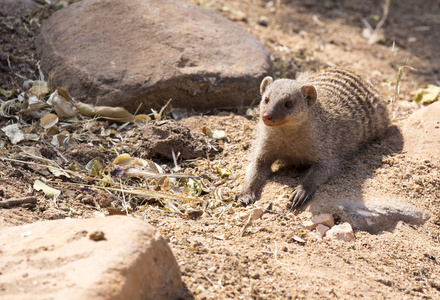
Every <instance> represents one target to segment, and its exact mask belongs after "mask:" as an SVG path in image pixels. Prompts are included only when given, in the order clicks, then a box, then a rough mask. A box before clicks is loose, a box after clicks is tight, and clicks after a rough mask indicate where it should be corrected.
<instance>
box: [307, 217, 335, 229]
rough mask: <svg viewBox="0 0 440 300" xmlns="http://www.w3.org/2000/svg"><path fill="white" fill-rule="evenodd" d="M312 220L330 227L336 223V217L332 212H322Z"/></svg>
mask: <svg viewBox="0 0 440 300" xmlns="http://www.w3.org/2000/svg"><path fill="white" fill-rule="evenodd" d="M312 222H313V223H315V224H322V225H325V226H327V227H330V228H331V227H333V225H335V219H334V218H333V216H332V215H331V214H320V215H317V216H314V217H313V218H312Z"/></svg>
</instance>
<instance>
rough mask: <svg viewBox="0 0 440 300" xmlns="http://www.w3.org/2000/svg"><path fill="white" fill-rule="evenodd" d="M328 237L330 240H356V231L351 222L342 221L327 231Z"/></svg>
mask: <svg viewBox="0 0 440 300" xmlns="http://www.w3.org/2000/svg"><path fill="white" fill-rule="evenodd" d="M326 238H327V239H329V240H338V241H344V242H350V241H354V240H355V237H354V232H353V228H351V225H350V223H347V222H346V223H342V224H340V225H336V226H333V227H332V228H331V229H330V230H329V231H327V233H326Z"/></svg>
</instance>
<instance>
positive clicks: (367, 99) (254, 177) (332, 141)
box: [239, 69, 389, 208]
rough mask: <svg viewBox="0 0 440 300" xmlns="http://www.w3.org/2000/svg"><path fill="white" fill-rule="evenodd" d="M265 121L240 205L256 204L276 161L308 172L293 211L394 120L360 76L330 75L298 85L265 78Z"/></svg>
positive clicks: (338, 72)
mask: <svg viewBox="0 0 440 300" xmlns="http://www.w3.org/2000/svg"><path fill="white" fill-rule="evenodd" d="M260 92H261V95H262V100H261V103H260V119H259V122H258V125H257V129H256V140H255V142H254V145H253V152H252V154H251V158H250V164H249V166H248V168H247V170H246V176H245V182H244V186H243V191H242V193H241V195H240V196H239V200H240V201H241V202H242V203H243V204H245V205H246V204H249V203H253V202H254V201H255V200H256V194H257V192H258V191H259V189H260V188H261V186H262V185H263V183H264V182H265V181H266V180H267V179H268V177H269V175H270V173H271V166H272V164H273V163H274V162H275V161H276V160H280V161H282V162H284V163H285V164H287V165H292V166H295V167H298V168H309V169H308V171H307V173H306V175H305V177H304V180H303V182H302V183H301V184H300V185H299V186H298V187H296V189H295V190H294V192H293V196H292V201H293V202H292V208H295V207H298V206H300V205H302V204H303V203H305V202H306V201H307V200H308V199H310V198H311V197H312V196H313V194H314V193H315V191H316V190H317V188H318V187H319V185H321V184H323V183H325V182H326V181H327V180H328V179H329V177H331V176H332V175H334V174H335V173H336V172H337V171H338V169H339V167H340V165H341V160H342V159H343V158H344V156H346V155H347V154H349V153H351V152H354V151H355V150H356V149H358V148H359V146H360V145H362V144H363V143H365V142H368V141H370V140H372V139H375V138H378V137H380V136H381V135H382V134H383V133H384V131H385V130H386V128H387V126H388V123H389V120H388V114H387V108H386V105H385V103H384V101H383V100H382V98H381V96H380V95H379V93H378V92H377V91H376V90H375V89H374V88H373V86H372V85H371V84H370V83H368V82H366V81H364V80H363V79H362V78H361V77H360V76H358V75H356V74H355V73H353V72H351V71H348V70H343V69H328V70H325V71H323V72H321V73H318V74H315V75H311V76H303V77H302V78H301V77H300V78H298V79H297V80H290V79H279V80H275V81H273V79H272V78H271V77H266V78H265V79H264V80H263V81H262V83H261V86H260Z"/></svg>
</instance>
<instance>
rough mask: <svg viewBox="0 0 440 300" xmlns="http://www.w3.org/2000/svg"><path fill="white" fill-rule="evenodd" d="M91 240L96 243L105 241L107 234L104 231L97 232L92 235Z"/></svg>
mask: <svg viewBox="0 0 440 300" xmlns="http://www.w3.org/2000/svg"><path fill="white" fill-rule="evenodd" d="M89 238H90V239H91V240H92V241H95V242H99V241H105V233H104V232H102V231H95V232H92V233H91V234H90V236H89Z"/></svg>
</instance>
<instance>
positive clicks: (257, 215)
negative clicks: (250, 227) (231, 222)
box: [239, 207, 264, 221]
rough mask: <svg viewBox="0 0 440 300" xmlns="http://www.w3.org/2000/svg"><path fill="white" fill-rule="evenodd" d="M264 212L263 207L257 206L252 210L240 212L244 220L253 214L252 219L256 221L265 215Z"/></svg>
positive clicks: (240, 216)
mask: <svg viewBox="0 0 440 300" xmlns="http://www.w3.org/2000/svg"><path fill="white" fill-rule="evenodd" d="M263 213H264V211H263V210H262V209H261V208H259V207H257V208H254V209H252V210H248V211H244V212H242V213H240V214H239V218H240V219H242V220H247V219H249V216H251V220H252V221H255V220H257V219H259V218H260V217H261V216H262V215H263Z"/></svg>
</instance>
